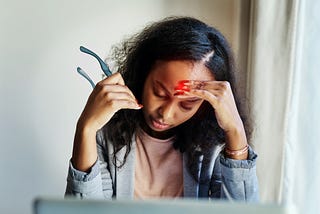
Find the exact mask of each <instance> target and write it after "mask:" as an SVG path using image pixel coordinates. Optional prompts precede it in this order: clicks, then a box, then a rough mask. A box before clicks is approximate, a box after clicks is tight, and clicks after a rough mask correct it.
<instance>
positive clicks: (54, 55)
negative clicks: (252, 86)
mask: <svg viewBox="0 0 320 214" xmlns="http://www.w3.org/2000/svg"><path fill="white" fill-rule="evenodd" d="M238 7H239V2H237V1H233V0H228V1H219V0H216V1H210V0H203V1H199V0H198V1H191V0H188V1H187V0H186V1H183V0H174V1H169V0H153V1H150V0H140V1H130V0H127V1H110V0H109V1H79V0H70V1H63V0H55V1H41V0H30V1H16V0H11V1H10V0H0V26H1V28H0V60H1V61H0V139H1V141H0V143H1V148H0V164H1V168H0V169H1V174H0V175H1V176H0V208H1V211H0V212H1V213H30V212H31V203H32V200H33V199H34V198H35V197H36V196H44V195H47V196H58V197H62V196H63V194H64V189H65V184H66V181H65V180H66V174H67V168H68V160H69V158H70V155H71V150H72V141H73V134H74V130H75V124H76V121H77V118H78V116H79V114H80V113H81V110H82V108H83V106H84V104H85V102H86V99H87V96H88V95H89V93H90V91H91V88H90V85H89V84H88V83H87V82H86V81H85V80H84V79H83V78H82V77H80V76H79V75H78V74H77V73H76V67H77V66H81V67H82V68H83V69H84V70H85V71H87V72H88V73H89V74H90V75H91V76H94V77H95V80H98V78H99V75H98V74H100V73H101V72H100V68H99V66H98V63H97V62H96V61H95V60H94V59H93V58H91V57H89V56H88V55H85V54H82V53H80V51H79V50H78V48H79V46H80V45H84V46H87V47H88V48H90V49H92V50H94V51H96V52H97V53H99V55H100V56H102V57H106V56H107V54H108V51H109V48H110V46H111V45H112V44H114V43H116V42H119V41H121V39H122V38H124V36H125V35H130V34H132V32H136V31H138V30H139V29H141V28H142V27H143V26H144V25H145V24H146V23H149V22H150V21H152V20H158V19H160V18H162V17H165V16H167V15H192V16H196V17H198V18H200V19H202V20H204V21H207V22H208V23H210V24H213V25H215V26H217V27H218V28H219V29H221V31H222V32H223V33H225V34H226V35H227V37H228V38H229V39H230V40H231V42H232V43H233V45H234V46H235V47H236V48H237V53H239V47H241V45H239V44H238V43H237V42H238V41H240V40H241V39H243V38H242V37H241V38H240V36H241V35H243V32H246V31H245V30H244V29H245V28H243V29H241V28H239V20H240V21H241V19H238V18H239V13H237V8H238ZM238 12H239V11H238ZM239 29H241V30H242V31H241V33H239ZM244 48H246V47H244ZM245 51H246V50H244V52H245ZM243 55H245V54H243ZM244 59H245V58H244ZM244 61H245V60H244Z"/></svg>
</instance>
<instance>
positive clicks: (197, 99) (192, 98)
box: [155, 80, 201, 102]
mask: <svg viewBox="0 0 320 214" xmlns="http://www.w3.org/2000/svg"><path fill="white" fill-rule="evenodd" d="M155 83H156V85H159V86H160V87H161V88H162V89H163V90H164V91H165V92H166V94H171V93H170V92H169V90H168V89H167V88H166V87H165V86H164V85H163V84H162V83H161V82H159V81H158V80H155ZM199 100H201V98H198V97H190V98H188V99H186V100H184V101H187V102H197V101H199Z"/></svg>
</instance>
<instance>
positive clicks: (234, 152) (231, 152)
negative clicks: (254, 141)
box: [224, 144, 249, 156]
mask: <svg viewBox="0 0 320 214" xmlns="http://www.w3.org/2000/svg"><path fill="white" fill-rule="evenodd" d="M248 149H249V145H248V144H247V145H246V146H245V147H243V148H242V149H239V150H231V149H228V148H226V147H225V148H224V152H225V153H226V154H227V155H229V156H240V155H243V154H245V153H246V152H247V151H248Z"/></svg>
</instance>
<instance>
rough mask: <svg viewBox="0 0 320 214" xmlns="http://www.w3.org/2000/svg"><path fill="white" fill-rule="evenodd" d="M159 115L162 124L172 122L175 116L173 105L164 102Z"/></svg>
mask: <svg viewBox="0 0 320 214" xmlns="http://www.w3.org/2000/svg"><path fill="white" fill-rule="evenodd" d="M159 114H160V116H161V117H162V119H163V122H169V121H172V119H173V118H174V115H175V104H174V103H173V102H165V103H163V104H162V105H161V106H160V108H159Z"/></svg>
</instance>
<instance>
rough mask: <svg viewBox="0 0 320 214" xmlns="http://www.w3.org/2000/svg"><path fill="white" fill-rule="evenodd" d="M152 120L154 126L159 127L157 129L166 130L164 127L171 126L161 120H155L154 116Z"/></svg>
mask: <svg viewBox="0 0 320 214" xmlns="http://www.w3.org/2000/svg"><path fill="white" fill-rule="evenodd" d="M150 121H151V124H152V126H153V128H154V129H157V130H164V129H168V128H169V127H170V125H169V124H166V123H161V122H160V121H158V120H155V119H153V118H152V117H151V118H150Z"/></svg>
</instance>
